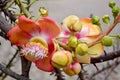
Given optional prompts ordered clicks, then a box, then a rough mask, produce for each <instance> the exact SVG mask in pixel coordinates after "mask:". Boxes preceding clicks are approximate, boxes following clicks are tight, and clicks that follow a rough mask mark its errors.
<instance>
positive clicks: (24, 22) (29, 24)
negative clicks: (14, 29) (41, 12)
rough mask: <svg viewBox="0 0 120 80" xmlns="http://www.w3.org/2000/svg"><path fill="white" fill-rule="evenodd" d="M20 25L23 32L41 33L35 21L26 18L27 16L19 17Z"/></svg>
mask: <svg viewBox="0 0 120 80" xmlns="http://www.w3.org/2000/svg"><path fill="white" fill-rule="evenodd" d="M18 25H19V27H20V29H21V30H23V31H25V32H27V33H31V34H32V33H34V32H39V31H40V27H39V26H38V25H37V24H36V22H35V21H33V20H31V19H29V18H26V17H25V16H19V17H18Z"/></svg>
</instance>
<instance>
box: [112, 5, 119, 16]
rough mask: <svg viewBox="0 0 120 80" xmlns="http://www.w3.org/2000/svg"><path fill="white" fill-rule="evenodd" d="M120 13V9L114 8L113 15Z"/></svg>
mask: <svg viewBox="0 0 120 80" xmlns="http://www.w3.org/2000/svg"><path fill="white" fill-rule="evenodd" d="M119 11H120V9H119V7H117V6H114V7H113V8H112V13H113V14H118V13H119Z"/></svg>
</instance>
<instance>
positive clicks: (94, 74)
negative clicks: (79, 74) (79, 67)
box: [90, 62, 120, 80]
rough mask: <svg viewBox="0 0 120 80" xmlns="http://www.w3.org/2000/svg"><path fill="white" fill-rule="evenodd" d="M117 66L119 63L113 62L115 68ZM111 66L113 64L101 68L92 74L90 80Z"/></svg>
mask: <svg viewBox="0 0 120 80" xmlns="http://www.w3.org/2000/svg"><path fill="white" fill-rule="evenodd" d="M119 64H120V62H115V63H114V65H115V66H116V67H117V66H118V65H119ZM112 66H113V64H111V65H108V66H106V67H104V68H102V69H101V70H99V71H97V72H95V73H93V74H92V75H91V77H90V80H92V78H93V77H95V76H96V75H97V74H99V73H101V72H103V71H105V70H107V69H110V68H111V67H112Z"/></svg>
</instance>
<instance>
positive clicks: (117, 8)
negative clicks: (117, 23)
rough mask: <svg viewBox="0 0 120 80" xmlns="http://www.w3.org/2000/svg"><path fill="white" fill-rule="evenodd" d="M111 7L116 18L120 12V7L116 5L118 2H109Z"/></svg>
mask: <svg viewBox="0 0 120 80" xmlns="http://www.w3.org/2000/svg"><path fill="white" fill-rule="evenodd" d="M109 7H110V8H111V9H112V13H113V17H114V18H115V17H116V16H117V15H118V13H119V12H120V8H119V7H118V6H116V3H115V2H114V1H110V2H109Z"/></svg>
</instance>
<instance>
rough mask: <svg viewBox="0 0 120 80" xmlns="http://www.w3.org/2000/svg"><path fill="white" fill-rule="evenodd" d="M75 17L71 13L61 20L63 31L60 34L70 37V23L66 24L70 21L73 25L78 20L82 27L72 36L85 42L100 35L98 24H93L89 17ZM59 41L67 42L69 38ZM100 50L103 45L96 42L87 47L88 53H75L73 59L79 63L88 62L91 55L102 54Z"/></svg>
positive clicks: (88, 42) (93, 39)
mask: <svg viewBox="0 0 120 80" xmlns="http://www.w3.org/2000/svg"><path fill="white" fill-rule="evenodd" d="M76 17H77V16H75V15H71V17H70V16H68V17H66V18H65V19H64V20H63V25H62V29H63V31H62V33H61V34H60V36H61V37H64V36H67V37H70V36H71V31H70V30H69V27H70V25H68V24H70V23H71V24H72V25H71V27H73V26H74V24H76V22H77V23H78V22H79V23H80V24H81V26H82V28H81V30H80V31H77V32H74V36H75V37H76V38H77V39H78V41H82V42H85V43H87V44H90V43H92V42H94V41H95V40H96V39H97V38H98V37H99V36H100V35H101V32H102V30H101V28H100V27H99V26H98V25H95V24H93V23H92V20H91V18H81V19H78V18H76ZM69 18H73V19H69ZM69 20H74V21H69ZM72 36H73V34H72ZM61 41H62V42H64V43H68V41H69V38H65V39H62V40H61ZM102 52H103V45H102V44H101V43H98V44H95V45H93V46H91V47H89V49H88V54H86V55H84V56H80V55H78V54H75V60H76V61H78V62H80V63H90V58H91V57H98V56H100V55H101V54H102Z"/></svg>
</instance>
